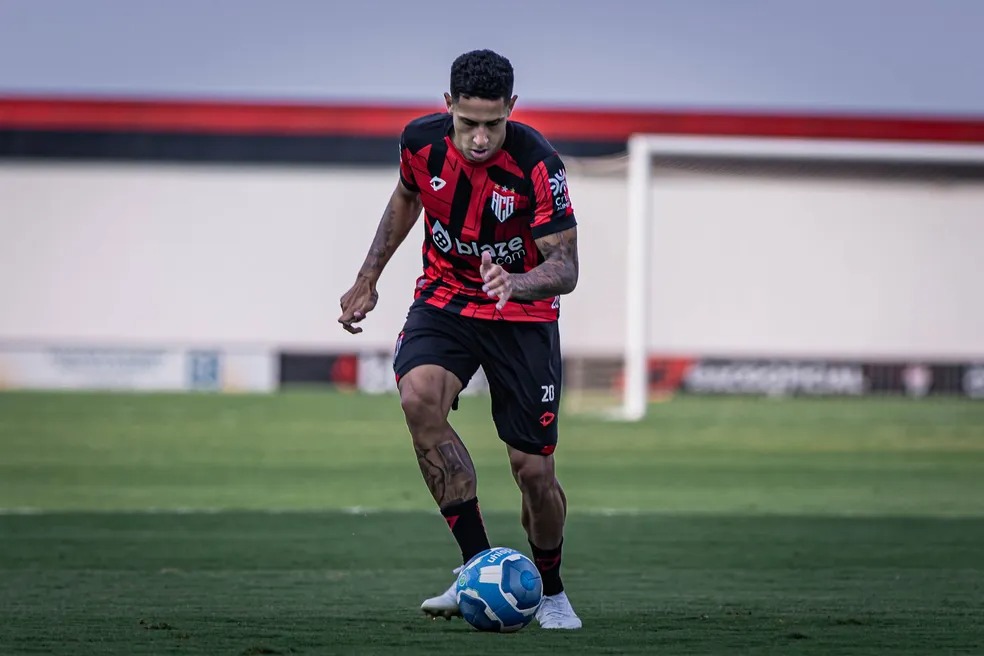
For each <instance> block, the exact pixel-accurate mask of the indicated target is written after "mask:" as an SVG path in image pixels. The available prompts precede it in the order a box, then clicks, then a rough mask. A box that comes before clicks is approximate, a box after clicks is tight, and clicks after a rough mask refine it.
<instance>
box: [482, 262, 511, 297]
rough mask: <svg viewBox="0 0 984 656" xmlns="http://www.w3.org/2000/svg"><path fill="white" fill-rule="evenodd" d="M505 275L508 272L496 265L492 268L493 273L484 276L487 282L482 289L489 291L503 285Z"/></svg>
mask: <svg viewBox="0 0 984 656" xmlns="http://www.w3.org/2000/svg"><path fill="white" fill-rule="evenodd" d="M505 273H506V272H505V271H504V270H503V268H502V267H501V266H498V265H496V266H494V267H492V270H491V271H489V272H487V273H486V274H485V275H483V276H482V278H483V279H484V280H485V284H484V285H483V286H482V289H484V290H485V291H488V290H489V288H490V287H494V286H495V285H499V284H501V282H502V279H503V278H504V277H505Z"/></svg>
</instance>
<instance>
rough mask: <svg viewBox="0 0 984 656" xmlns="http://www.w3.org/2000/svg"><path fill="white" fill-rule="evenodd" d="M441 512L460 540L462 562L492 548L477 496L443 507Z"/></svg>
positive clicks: (452, 532)
mask: <svg viewBox="0 0 984 656" xmlns="http://www.w3.org/2000/svg"><path fill="white" fill-rule="evenodd" d="M441 514H442V515H444V521H446V522H447V523H448V528H450V529H451V534H452V535H454V539H455V540H457V541H458V546H459V547H460V548H461V562H462V563H467V562H468V561H469V560H471V558H472V556H474V555H475V554H478V553H481V552H483V551H485V550H486V549H489V548H490V545H489V538H488V536H487V535H486V534H485V523H484V522H483V521H482V511H481V510H479V508H478V499H477V498H475V499H469V500H468V501H462V502H461V503H456V504H454V505H451V506H448V507H447V508H441Z"/></svg>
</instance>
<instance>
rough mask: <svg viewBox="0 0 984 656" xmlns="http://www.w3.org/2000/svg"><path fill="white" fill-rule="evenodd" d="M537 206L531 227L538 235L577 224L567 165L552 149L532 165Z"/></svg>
mask: <svg viewBox="0 0 984 656" xmlns="http://www.w3.org/2000/svg"><path fill="white" fill-rule="evenodd" d="M532 179H533V196H534V198H535V203H536V204H535V206H534V210H533V219H532V221H531V222H530V227H531V228H532V229H533V238H534V239H539V238H540V237H545V236H547V235H552V234H553V233H555V232H560V231H561V230H567V229H568V228H573V227H574V226H576V225H577V221H576V220H575V219H574V207H573V206H572V205H571V195H570V192H569V191H568V189H567V169H566V168H564V162H563V160H561V159H560V155H558V154H557V153H551V154H550V155H548V156H547V157H546V158H544V159H543V160H541V161H540V162H539V163H538V164H537V165H536V166H535V167H533V175H532Z"/></svg>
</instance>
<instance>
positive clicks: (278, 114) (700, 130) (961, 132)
mask: <svg viewBox="0 0 984 656" xmlns="http://www.w3.org/2000/svg"><path fill="white" fill-rule="evenodd" d="M441 109H442V107H441V105H440V104H435V105H433V106H425V105H404V106H387V105H364V106H359V105H302V104H249V103H226V102H185V101H156V100H155V101H148V100H86V99H50V98H23V97H17V98H4V97H0V129H8V130H9V129H22V130H92V131H135V132H186V133H205V134H272V135H353V136H367V137H373V136H393V135H397V134H399V132H400V131H401V129H402V128H403V126H404V125H405V124H406V123H407V122H408V121H409V120H411V119H412V118H415V117H417V116H420V115H422V114H426V113H429V112H433V111H440V110H441ZM514 118H516V119H517V120H521V121H524V122H528V123H530V124H532V125H533V126H535V127H536V128H538V129H539V130H541V131H542V132H544V133H545V134H547V135H548V136H549V137H550V138H551V139H573V140H582V141H614V140H624V139H627V138H628V137H629V135H631V134H633V133H652V134H694V135H718V136H763V137H809V138H820V139H880V140H884V139H896V140H918V141H945V142H972V143H980V142H984V119H980V120H977V119H954V118H936V117H926V118H901V117H885V116H822V115H794V114H764V113H762V114H751V113H748V114H743V113H715V112H663V111H638V110H633V111H619V110H607V109H606V110H594V109H549V108H530V109H521V108H520V109H517V110H516V112H515V114H514Z"/></svg>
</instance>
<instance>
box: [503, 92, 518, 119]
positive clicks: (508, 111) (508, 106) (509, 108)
mask: <svg viewBox="0 0 984 656" xmlns="http://www.w3.org/2000/svg"><path fill="white" fill-rule="evenodd" d="M518 98H519V96H513V97H512V98H510V99H509V102H507V103H506V115H507V116H508V115H509V114H512V110H513V107H515V106H516V100H517V99H518Z"/></svg>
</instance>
